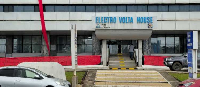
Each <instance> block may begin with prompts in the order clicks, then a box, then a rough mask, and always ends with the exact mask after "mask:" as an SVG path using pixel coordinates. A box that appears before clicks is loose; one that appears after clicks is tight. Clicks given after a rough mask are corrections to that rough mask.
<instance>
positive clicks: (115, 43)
mask: <svg viewBox="0 0 200 87" xmlns="http://www.w3.org/2000/svg"><path fill="white" fill-rule="evenodd" d="M107 44H108V48H109V54H110V55H117V54H118V53H121V54H124V55H127V54H128V53H129V46H130V45H131V44H133V45H134V46H135V49H137V48H138V44H137V40H108V41H107Z"/></svg>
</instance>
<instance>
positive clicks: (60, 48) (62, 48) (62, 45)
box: [57, 44, 67, 53]
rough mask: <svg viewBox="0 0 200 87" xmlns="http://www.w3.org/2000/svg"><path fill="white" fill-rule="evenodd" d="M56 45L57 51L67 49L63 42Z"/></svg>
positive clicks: (63, 51) (60, 51)
mask: <svg viewBox="0 0 200 87" xmlns="http://www.w3.org/2000/svg"><path fill="white" fill-rule="evenodd" d="M57 46H58V47H57V48H58V53H65V52H66V49H67V47H66V45H64V44H58V45H57Z"/></svg>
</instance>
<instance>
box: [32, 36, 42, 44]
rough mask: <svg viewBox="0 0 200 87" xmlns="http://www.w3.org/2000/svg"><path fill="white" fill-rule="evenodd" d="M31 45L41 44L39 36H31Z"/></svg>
mask: <svg viewBox="0 0 200 87" xmlns="http://www.w3.org/2000/svg"><path fill="white" fill-rule="evenodd" d="M32 44H42V37H41V36H32Z"/></svg>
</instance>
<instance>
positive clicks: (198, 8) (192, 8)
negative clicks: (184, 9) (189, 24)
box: [190, 5, 200, 11]
mask: <svg viewBox="0 0 200 87" xmlns="http://www.w3.org/2000/svg"><path fill="white" fill-rule="evenodd" d="M190 11H200V5H190Z"/></svg>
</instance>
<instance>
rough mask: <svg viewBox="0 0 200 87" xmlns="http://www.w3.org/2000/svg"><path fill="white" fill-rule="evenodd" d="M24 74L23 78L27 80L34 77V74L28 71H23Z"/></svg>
mask: <svg viewBox="0 0 200 87" xmlns="http://www.w3.org/2000/svg"><path fill="white" fill-rule="evenodd" d="M25 73H26V76H25V77H27V78H34V77H35V75H36V74H35V73H34V72H31V71H29V70H25Z"/></svg>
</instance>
